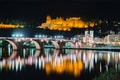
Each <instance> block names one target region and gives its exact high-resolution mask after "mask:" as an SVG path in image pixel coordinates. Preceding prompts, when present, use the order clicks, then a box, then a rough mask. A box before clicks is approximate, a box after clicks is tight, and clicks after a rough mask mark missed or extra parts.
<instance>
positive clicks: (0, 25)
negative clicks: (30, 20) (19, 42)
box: [0, 24, 24, 28]
mask: <svg viewBox="0 0 120 80" xmlns="http://www.w3.org/2000/svg"><path fill="white" fill-rule="evenodd" d="M0 28H24V26H23V25H12V24H0Z"/></svg>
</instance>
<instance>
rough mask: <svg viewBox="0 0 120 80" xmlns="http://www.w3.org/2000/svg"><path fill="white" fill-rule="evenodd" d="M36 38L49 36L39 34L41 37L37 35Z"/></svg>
mask: <svg viewBox="0 0 120 80" xmlns="http://www.w3.org/2000/svg"><path fill="white" fill-rule="evenodd" d="M35 38H47V35H41V34H39V35H35Z"/></svg>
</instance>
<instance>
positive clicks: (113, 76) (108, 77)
mask: <svg viewBox="0 0 120 80" xmlns="http://www.w3.org/2000/svg"><path fill="white" fill-rule="evenodd" d="M119 75H120V71H116V70H115V69H113V68H111V69H110V70H109V71H108V72H104V73H101V74H100V76H98V77H95V78H94V79H93V80H118V79H120V76H119Z"/></svg>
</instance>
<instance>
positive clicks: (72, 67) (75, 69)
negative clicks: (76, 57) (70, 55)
mask: <svg viewBox="0 0 120 80" xmlns="http://www.w3.org/2000/svg"><path fill="white" fill-rule="evenodd" d="M45 69H46V74H50V72H53V71H55V72H56V73H58V74H62V73H63V72H67V73H70V74H74V76H75V77H77V76H79V75H80V73H81V71H82V70H83V63H82V61H77V62H71V61H70V60H66V59H65V60H64V61H63V63H60V64H56V65H54V62H50V63H49V64H46V65H45Z"/></svg>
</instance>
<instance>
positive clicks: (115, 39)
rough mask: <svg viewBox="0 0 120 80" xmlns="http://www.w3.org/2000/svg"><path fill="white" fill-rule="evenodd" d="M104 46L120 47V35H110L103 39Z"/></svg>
mask: <svg viewBox="0 0 120 80" xmlns="http://www.w3.org/2000/svg"><path fill="white" fill-rule="evenodd" d="M104 44H111V45H113V46H120V35H117V34H111V35H107V36H105V38H104Z"/></svg>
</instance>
